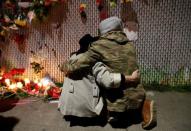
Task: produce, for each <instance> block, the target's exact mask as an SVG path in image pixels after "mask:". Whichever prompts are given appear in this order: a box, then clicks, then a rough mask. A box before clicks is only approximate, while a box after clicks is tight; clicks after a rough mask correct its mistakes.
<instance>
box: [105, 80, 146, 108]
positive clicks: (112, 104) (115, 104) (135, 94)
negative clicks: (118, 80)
mask: <svg viewBox="0 0 191 131" xmlns="http://www.w3.org/2000/svg"><path fill="white" fill-rule="evenodd" d="M144 100H145V90H144V88H143V85H142V84H138V85H137V86H136V87H128V88H126V89H124V90H122V89H120V88H119V89H112V90H109V91H107V93H106V102H107V109H108V110H109V111H114V112H124V111H127V110H130V109H139V108H141V107H142V104H143V102H144Z"/></svg>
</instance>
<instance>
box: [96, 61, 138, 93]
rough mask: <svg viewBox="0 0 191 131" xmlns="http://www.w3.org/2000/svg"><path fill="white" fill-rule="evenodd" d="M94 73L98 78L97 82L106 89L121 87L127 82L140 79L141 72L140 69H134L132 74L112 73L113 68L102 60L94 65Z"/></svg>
mask: <svg viewBox="0 0 191 131" xmlns="http://www.w3.org/2000/svg"><path fill="white" fill-rule="evenodd" d="M92 73H93V75H94V77H95V79H96V82H97V83H98V84H99V85H100V86H102V87H105V88H106V89H111V88H120V87H123V85H125V84H129V83H134V82H139V81H140V74H139V71H138V70H136V71H134V72H133V73H132V75H123V74H122V73H112V72H111V70H110V69H109V68H108V67H107V66H106V65H105V64H104V63H102V62H97V63H96V64H95V65H94V66H93V68H92Z"/></svg>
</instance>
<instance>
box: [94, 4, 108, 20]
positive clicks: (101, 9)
mask: <svg viewBox="0 0 191 131" xmlns="http://www.w3.org/2000/svg"><path fill="white" fill-rule="evenodd" d="M96 5H97V8H98V10H99V18H100V20H101V21H102V20H104V19H106V18H108V12H107V10H106V9H105V5H104V1H103V0H96Z"/></svg>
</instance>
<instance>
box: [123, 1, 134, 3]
mask: <svg viewBox="0 0 191 131" xmlns="http://www.w3.org/2000/svg"><path fill="white" fill-rule="evenodd" d="M128 2H133V0H121V3H128Z"/></svg>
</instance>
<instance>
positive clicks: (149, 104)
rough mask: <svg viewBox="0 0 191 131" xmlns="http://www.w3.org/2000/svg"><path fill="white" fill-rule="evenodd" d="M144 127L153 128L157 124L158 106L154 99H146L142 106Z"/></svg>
mask: <svg viewBox="0 0 191 131" xmlns="http://www.w3.org/2000/svg"><path fill="white" fill-rule="evenodd" d="M142 118H143V122H142V128H143V129H146V130H148V129H151V128H153V127H155V126H156V125H157V113H156V106H155V103H154V101H153V100H145V101H144V103H143V108H142Z"/></svg>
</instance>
